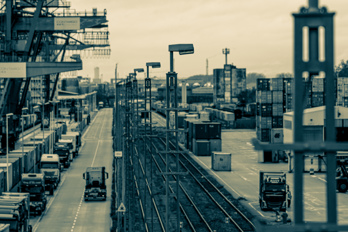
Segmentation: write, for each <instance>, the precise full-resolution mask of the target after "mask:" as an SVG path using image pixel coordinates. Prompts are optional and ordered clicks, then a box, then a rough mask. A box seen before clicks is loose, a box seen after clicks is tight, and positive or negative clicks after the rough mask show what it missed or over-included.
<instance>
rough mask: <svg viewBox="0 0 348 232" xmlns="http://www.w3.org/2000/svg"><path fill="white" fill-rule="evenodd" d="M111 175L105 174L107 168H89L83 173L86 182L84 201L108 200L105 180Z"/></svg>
mask: <svg viewBox="0 0 348 232" xmlns="http://www.w3.org/2000/svg"><path fill="white" fill-rule="evenodd" d="M108 178H109V174H108V173H107V172H105V167H88V168H87V169H86V172H85V173H83V179H85V180H86V186H85V194H84V200H85V201H88V200H104V201H105V200H106V185H105V180H106V179H108Z"/></svg>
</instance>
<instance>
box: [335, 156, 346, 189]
mask: <svg viewBox="0 0 348 232" xmlns="http://www.w3.org/2000/svg"><path fill="white" fill-rule="evenodd" d="M336 188H337V190H338V191H339V192H340V193H345V192H347V190H348V171H347V167H346V162H345V161H344V160H337V168H336Z"/></svg>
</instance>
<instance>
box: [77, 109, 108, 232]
mask: <svg viewBox="0 0 348 232" xmlns="http://www.w3.org/2000/svg"><path fill="white" fill-rule="evenodd" d="M98 115H99V112H98ZM95 118H96V117H95ZM95 118H94V120H95ZM94 120H93V122H94ZM104 122H105V117H104V119H103V122H102V126H101V128H100V133H99V138H98V144H97V147H96V149H95V153H94V157H93V160H92V164H91V167H93V165H94V161H95V158H96V157H97V154H98V148H99V144H100V134H101V132H102V131H103V125H104ZM90 126H92V125H90ZM89 128H90V127H88V129H89ZM88 129H87V130H88ZM87 130H86V132H85V134H86V133H87ZM84 194H85V190H83V191H82V196H81V200H80V203H79V206H78V207H77V212H76V216H75V220H74V223H73V225H72V227H71V232H73V231H74V228H75V225H76V221H77V218H78V215H79V212H80V209H81V205H82V201H83V196H84Z"/></svg>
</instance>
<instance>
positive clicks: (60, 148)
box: [53, 142, 70, 168]
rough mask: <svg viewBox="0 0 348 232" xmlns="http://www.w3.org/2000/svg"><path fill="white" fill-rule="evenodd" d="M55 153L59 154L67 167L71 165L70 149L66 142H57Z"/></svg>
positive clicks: (60, 159) (62, 162) (61, 161)
mask: <svg viewBox="0 0 348 232" xmlns="http://www.w3.org/2000/svg"><path fill="white" fill-rule="evenodd" d="M53 153H54V154H57V155H59V161H60V163H61V164H62V165H63V166H64V167H65V168H68V167H70V149H69V146H68V144H66V143H59V142H58V143H56V144H55V145H54V149H53Z"/></svg>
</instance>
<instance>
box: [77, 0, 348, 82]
mask: <svg viewBox="0 0 348 232" xmlns="http://www.w3.org/2000/svg"><path fill="white" fill-rule="evenodd" d="M307 4H308V0H292V1H288V0H263V1H259V0H248V1H239V0H214V1H212V0H195V1H184V0H176V1H160V0H148V1H141V0H129V1H113V0H106V1H97V2H96V1H92V0H71V9H75V10H76V11H77V12H79V11H85V10H87V11H92V9H93V8H97V9H98V11H103V10H104V9H106V10H107V19H108V21H109V22H108V25H109V31H110V36H109V38H110V45H111V47H110V48H111V56H110V59H101V58H96V59H91V58H87V59H86V58H84V57H82V60H83V67H84V69H83V70H82V71H78V72H77V75H80V76H84V77H87V76H88V77H92V78H93V73H94V68H95V67H97V66H98V67H99V68H100V76H101V74H103V80H102V81H106V80H110V79H111V78H114V75H115V66H116V63H118V74H119V78H124V77H126V75H128V73H130V72H132V71H133V69H134V68H144V69H145V64H146V62H157V61H158V62H161V64H162V67H161V68H160V69H151V70H150V76H157V77H165V74H166V73H167V72H168V71H169V52H168V45H169V44H177V43H193V44H194V47H195V54H193V55H187V56H179V54H177V53H176V54H174V59H175V63H174V70H175V71H176V72H177V73H178V77H179V78H187V77H189V76H193V75H199V74H203V75H205V73H206V59H208V62H209V74H210V75H212V73H213V69H215V68H222V67H223V65H224V63H225V57H224V55H223V54H222V49H223V48H230V51H231V52H230V54H229V56H228V63H229V64H231V63H233V64H234V65H236V66H237V67H238V68H246V70H247V74H248V73H252V72H256V73H263V74H265V75H266V77H275V76H276V75H277V74H278V73H283V72H285V73H292V72H293V17H292V15H291V14H292V13H297V12H299V9H300V8H301V7H302V6H307ZM319 6H320V7H321V6H326V7H327V8H328V10H329V12H336V15H335V64H336V65H337V64H339V63H340V61H341V60H342V59H343V60H347V59H348V43H347V41H348V30H347V28H348V14H347V12H348V4H347V1H346V0H335V1H329V0H319ZM144 75H145V73H144V74H142V73H141V74H138V77H139V78H140V77H144Z"/></svg>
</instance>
